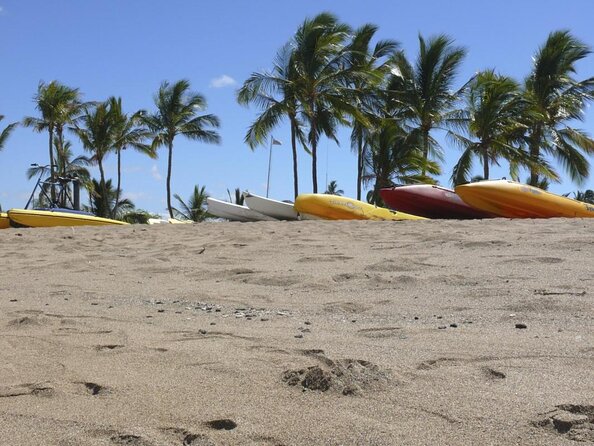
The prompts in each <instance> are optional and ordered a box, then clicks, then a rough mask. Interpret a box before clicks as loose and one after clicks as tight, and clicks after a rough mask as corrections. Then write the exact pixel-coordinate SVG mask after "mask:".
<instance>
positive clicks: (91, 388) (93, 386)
mask: <svg viewBox="0 0 594 446" xmlns="http://www.w3.org/2000/svg"><path fill="white" fill-rule="evenodd" d="M74 384H76V385H78V386H79V388H81V389H82V390H83V391H84V392H85V393H86V394H88V395H93V396H103V395H106V394H109V393H111V389H110V388H108V387H105V386H102V385H100V384H97V383H93V382H75V383H74Z"/></svg>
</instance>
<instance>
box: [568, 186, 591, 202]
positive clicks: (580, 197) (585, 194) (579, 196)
mask: <svg viewBox="0 0 594 446" xmlns="http://www.w3.org/2000/svg"><path fill="white" fill-rule="evenodd" d="M573 195H574V196H575V199H576V200H577V201H582V202H584V203H588V204H594V190H592V189H587V190H585V191H579V190H578V191H577V192H574V193H573Z"/></svg>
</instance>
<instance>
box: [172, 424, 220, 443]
mask: <svg viewBox="0 0 594 446" xmlns="http://www.w3.org/2000/svg"><path fill="white" fill-rule="evenodd" d="M161 430H162V431H163V432H164V433H165V434H166V435H167V436H169V437H171V440H172V441H175V442H176V443H175V444H179V445H181V446H215V442H214V441H212V440H211V439H210V437H208V435H205V434H195V433H192V432H189V431H187V430H186V429H183V428H177V427H168V428H164V429H161Z"/></svg>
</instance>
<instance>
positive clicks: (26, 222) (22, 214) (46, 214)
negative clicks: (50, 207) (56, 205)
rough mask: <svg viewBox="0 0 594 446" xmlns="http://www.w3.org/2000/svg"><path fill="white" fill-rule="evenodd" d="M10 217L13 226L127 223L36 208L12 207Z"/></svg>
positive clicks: (35, 226) (40, 226) (44, 226)
mask: <svg viewBox="0 0 594 446" xmlns="http://www.w3.org/2000/svg"><path fill="white" fill-rule="evenodd" d="M8 218H9V219H10V224H11V226H17V227H18V226H23V227H29V228H47V227H53V226H104V225H127V224H128V223H125V222H123V221H118V220H111V219H109V218H101V217H96V216H94V215H86V214H79V213H75V212H60V211H45V210H44V211H42V210H36V209H10V210H9V211H8Z"/></svg>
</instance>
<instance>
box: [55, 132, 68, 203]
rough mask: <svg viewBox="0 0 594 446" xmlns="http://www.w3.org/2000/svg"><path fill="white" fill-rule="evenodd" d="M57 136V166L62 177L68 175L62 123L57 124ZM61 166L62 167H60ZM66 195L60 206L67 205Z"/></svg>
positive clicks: (64, 185) (63, 185) (63, 195)
mask: <svg viewBox="0 0 594 446" xmlns="http://www.w3.org/2000/svg"><path fill="white" fill-rule="evenodd" d="M56 136H57V137H58V146H57V147H56V148H55V149H56V153H55V155H56V156H55V158H56V166H57V167H58V168H59V172H58V175H59V176H61V177H65V176H66V163H65V161H64V159H63V158H64V150H63V149H64V131H63V128H62V125H61V124H58V125H57V126H56ZM60 167H61V168H60ZM62 187H63V188H67V187H68V186H67V185H66V184H62ZM66 197H67V194H66V193H65V194H62V198H61V200H60V206H61V207H66Z"/></svg>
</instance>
